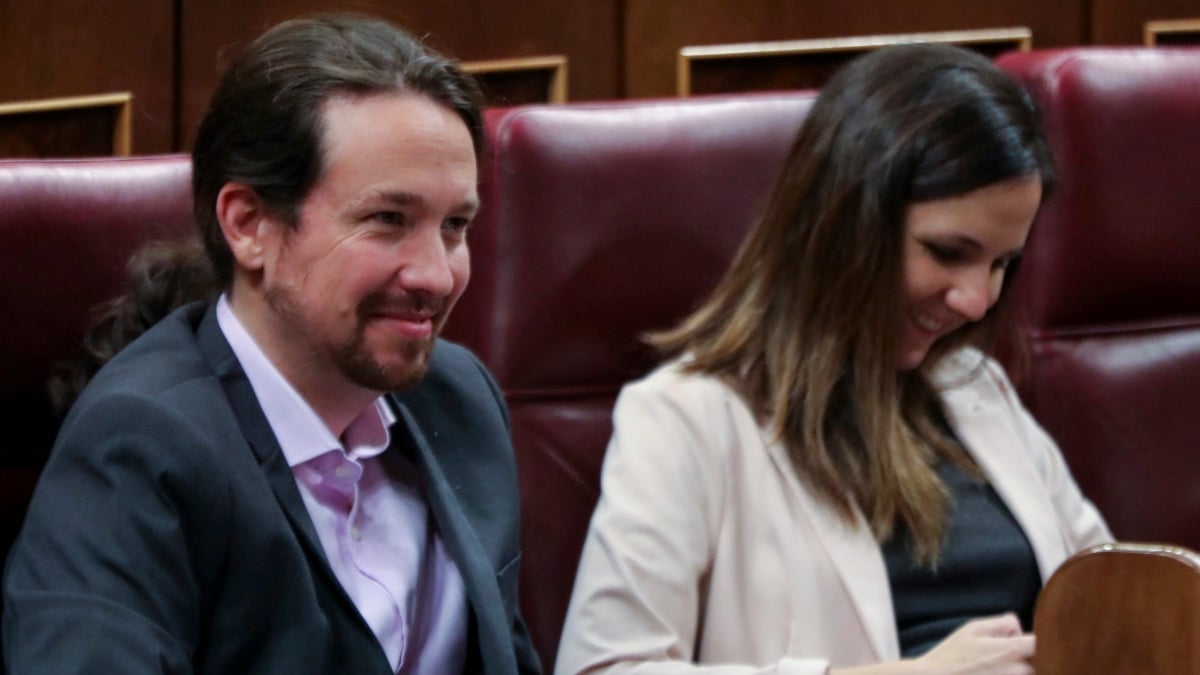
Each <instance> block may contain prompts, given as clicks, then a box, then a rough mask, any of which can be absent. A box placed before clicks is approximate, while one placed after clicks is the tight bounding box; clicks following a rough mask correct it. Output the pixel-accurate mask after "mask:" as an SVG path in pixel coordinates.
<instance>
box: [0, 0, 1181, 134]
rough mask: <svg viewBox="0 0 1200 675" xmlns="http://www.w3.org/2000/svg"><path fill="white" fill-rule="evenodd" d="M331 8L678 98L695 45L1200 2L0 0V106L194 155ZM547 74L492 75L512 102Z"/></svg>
mask: <svg viewBox="0 0 1200 675" xmlns="http://www.w3.org/2000/svg"><path fill="white" fill-rule="evenodd" d="M329 11H354V12H360V13H366V14H374V15H378V16H382V17H384V18H387V19H390V20H393V21H396V22H398V23H400V24H401V25H404V26H406V27H408V28H409V29H410V30H412V31H413V32H414V33H416V34H418V35H422V36H425V38H426V40H427V41H428V42H429V43H430V44H431V45H433V46H434V47H436V48H438V49H441V50H442V51H445V52H446V53H448V54H451V55H453V56H455V57H456V58H459V59H461V60H463V61H466V62H476V61H491V60H500V59H518V58H530V57H539V56H543V55H548V54H559V55H562V56H564V57H565V58H566V59H567V61H568V62H569V64H570V69H569V72H568V73H567V78H566V79H567V83H566V94H565V98H567V99H569V100H572V101H589V100H599V99H612V98H624V97H633V98H636V97H645V96H674V95H675V94H676V90H677V68H676V59H677V58H678V54H679V50H680V49H682V48H684V47H688V46H704V45H714V44H730V43H746V42H773V41H781V40H811V39H830V38H854V37H856V36H870V35H880V34H895V33H924V32H935V31H960V30H975V29H982V28H989V27H995V26H1027V27H1028V28H1029V29H1030V31H1031V32H1032V34H1033V42H1034V44H1035V46H1036V47H1037V48H1045V47H1058V46H1069V45H1084V44H1127V45H1137V44H1142V42H1143V39H1144V37H1143V33H1144V28H1145V26H1146V23H1147V22H1148V21H1158V20H1173V19H1186V18H1196V17H1197V16H1200V0H1063V1H1061V2H1044V1H1043V0H1010V1H1009V2H1003V3H990V2H989V3H984V2H962V1H961V0H890V1H889V2H881V1H878V0H877V1H874V2H871V3H867V4H864V5H853V6H850V5H846V4H845V3H843V2H840V1H838V0H522V2H520V3H513V2H509V1H508V0H442V1H440V2H421V1H419V0H112V1H111V2H104V3H96V2H90V1H88V0H41V1H39V2H29V1H28V0H0V69H2V70H3V72H4V73H5V77H4V78H0V102H5V101H21V100H30V99H43V98H55V97H64V96H77V95H81V94H87V93H91V92H96V91H125V90H128V91H131V92H132V93H133V96H134V98H133V108H132V110H131V114H132V122H133V129H134V133H133V137H132V139H131V146H132V151H133V152H134V153H149V152H166V151H171V150H181V149H187V147H188V146H189V139H190V137H191V136H192V134H193V133H194V129H195V126H196V124H197V123H198V121H199V119H200V116H201V115H202V114H203V111H204V106H205V104H206V102H207V100H208V97H209V95H210V94H211V92H212V89H213V87H214V86H215V84H216V81H217V77H218V76H219V74H220V72H221V71H222V69H223V68H224V66H225V65H226V64H227V63H228V61H229V59H230V58H231V57H232V55H233V54H235V53H236V52H237V51H238V50H239V49H240V48H241V47H243V46H244V45H245V44H246V43H247V41H249V40H250V39H252V38H253V37H254V36H256V35H258V34H259V33H261V32H262V30H263V29H265V28H266V27H268V26H270V25H272V24H274V23H276V22H278V21H281V20H283V19H287V18H291V17H295V16H300V15H303V14H308V13H312V12H329ZM829 67H830V68H832V67H834V66H833V63H832V60H831V63H830V66H829ZM534 75H537V77H534ZM539 78H541V79H539ZM544 78H545V76H544V75H542V74H538V73H524V74H522V75H519V76H512V77H507V78H506V77H505V76H502V75H495V76H490V77H489V80H490V81H492V87H493V89H494V90H496V91H497V92H499V90H500V89H504V90H505V93H501V94H499V97H504V98H507V99H508V100H514V101H515V100H516V99H518V98H520V99H521V100H524V99H525V98H529V97H533V96H540V92H541V87H542V85H543V84H545V85H546V86H550V85H549V83H548V82H546V81H545V79H544ZM501 80H504V81H503V82H502V81H501Z"/></svg>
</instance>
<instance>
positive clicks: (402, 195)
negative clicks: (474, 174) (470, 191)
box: [353, 190, 480, 215]
mask: <svg viewBox="0 0 1200 675" xmlns="http://www.w3.org/2000/svg"><path fill="white" fill-rule="evenodd" d="M381 202H382V203H384V204H390V205H394V206H414V205H415V206H423V205H425V204H426V203H427V202H426V199H425V198H424V197H422V196H421V195H419V194H416V193H414V192H405V191H404V190H370V191H368V192H365V193H363V194H362V195H361V196H359V197H358V198H357V199H355V200H354V201H353V205H354V206H355V207H362V206H365V205H368V204H378V203H381ZM479 206H480V203H479V197H469V198H467V199H465V200H463V201H462V203H460V204H459V205H458V206H457V207H456V208H455V209H454V210H455V211H456V212H467V213H471V214H472V215H473V214H474V213H475V212H477V211H478V210H479Z"/></svg>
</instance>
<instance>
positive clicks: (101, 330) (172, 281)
mask: <svg viewBox="0 0 1200 675" xmlns="http://www.w3.org/2000/svg"><path fill="white" fill-rule="evenodd" d="M126 269H127V270H128V271H129V278H128V281H127V282H126V289H125V292H124V293H122V294H121V295H119V296H117V297H115V298H113V299H111V300H109V301H108V302H105V303H104V304H102V305H100V306H98V307H97V308H96V311H95V321H94V323H93V324H92V327H91V328H90V329H89V331H88V333H87V335H86V336H84V339H83V347H82V350H81V353H80V354H79V357H78V358H77V359H76V360H75V361H72V362H70V363H67V364H64V365H63V367H62V368H61V370H60V371H59V372H58V373H56V374H55V375H54V376H53V377H52V378H51V379H50V382H49V384H48V385H47V389H48V391H49V394H50V400H51V402H52V403H53V404H54V408H55V410H56V411H57V412H58V414H59V415H65V414H66V412H67V410H68V409H69V408H70V407H71V404H72V403H74V402H75V399H76V398H78V397H79V394H80V393H81V392H82V391H83V388H84V387H86V386H87V383H88V382H89V381H90V380H91V379H92V376H93V375H95V374H96V371H98V370H100V368H101V367H102V366H103V365H104V364H106V363H108V362H109V361H110V360H112V358H113V357H114V356H116V355H117V352H119V351H120V350H121V349H122V348H124V347H125V345H127V344H129V343H130V342H133V341H134V340H135V339H136V338H137V337H138V336H139V335H141V334H142V333H145V332H146V331H147V330H148V329H149V328H150V327H151V326H153V325H154V324H155V323H157V322H158V321H159V320H160V319H161V318H163V317H164V316H166V315H167V314H170V313H171V312H172V311H173V310H175V309H176V308H179V307H182V306H183V305H186V304H188V303H189V302H192V301H195V300H201V299H205V298H210V297H213V296H214V295H216V293H217V280H216V275H215V274H214V272H213V268H212V265H211V264H210V263H209V261H208V258H207V257H206V256H205V255H204V246H203V245H202V244H201V243H200V241H199V240H197V239H195V238H187V239H183V240H164V241H153V242H150V243H147V244H145V245H143V246H142V247H141V248H139V249H138V250H137V251H136V252H135V253H134V254H133V255H132V256H131V257H130V258H129V262H128V263H127V264H126Z"/></svg>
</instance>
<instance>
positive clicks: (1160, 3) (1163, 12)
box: [1083, 0, 1200, 45]
mask: <svg viewBox="0 0 1200 675" xmlns="http://www.w3.org/2000/svg"><path fill="white" fill-rule="evenodd" d="M1088 5H1089V13H1090V15H1091V19H1090V23H1089V26H1088V31H1087V34H1086V36H1085V42H1084V43H1083V44H1096V45H1140V44H1143V42H1144V31H1145V27H1146V23H1147V22H1149V21H1166V20H1172V19H1195V18H1200V0H1088Z"/></svg>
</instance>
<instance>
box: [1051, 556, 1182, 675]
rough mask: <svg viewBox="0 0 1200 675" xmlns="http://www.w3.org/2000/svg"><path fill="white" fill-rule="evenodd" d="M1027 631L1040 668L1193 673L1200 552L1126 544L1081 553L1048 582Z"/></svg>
mask: <svg viewBox="0 0 1200 675" xmlns="http://www.w3.org/2000/svg"><path fill="white" fill-rule="evenodd" d="M1033 629H1034V633H1035V634H1036V635H1037V649H1036V651H1035V654H1034V664H1033V665H1034V667H1035V668H1036V669H1037V672H1039V673H1043V672H1045V673H1052V674H1054V675H1076V674H1083V673H1087V675H1093V674H1094V673H1109V672H1111V673H1139V674H1140V673H1172V674H1174V673H1200V669H1197V667H1198V666H1200V641H1196V640H1195V639H1194V636H1195V635H1196V634H1197V630H1198V629H1200V555H1198V554H1197V553H1196V552H1194V551H1191V550H1189V549H1186V548H1183V547H1181V546H1175V545H1171V544H1157V543H1132V542H1121V543H1113V544H1102V545H1099V546H1093V547H1091V548H1089V549H1086V550H1084V551H1081V552H1079V553H1077V554H1075V555H1073V556H1071V557H1070V558H1068V559H1067V561H1066V562H1064V563H1063V564H1062V566H1060V567H1059V568H1058V570H1056V571H1055V572H1054V574H1053V575H1051V577H1050V579H1049V580H1047V582H1046V585H1045V587H1044V588H1043V589H1042V592H1041V594H1040V595H1039V597H1038V602H1037V608H1036V610H1035V613H1034V619H1033Z"/></svg>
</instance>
